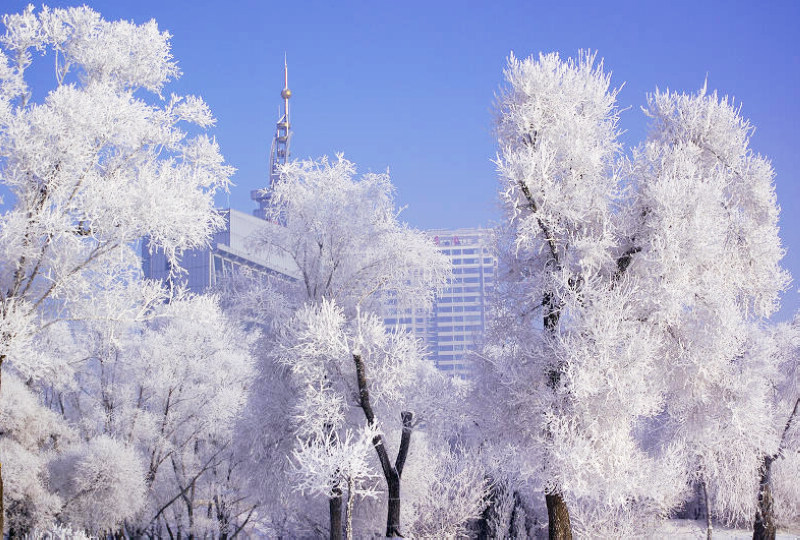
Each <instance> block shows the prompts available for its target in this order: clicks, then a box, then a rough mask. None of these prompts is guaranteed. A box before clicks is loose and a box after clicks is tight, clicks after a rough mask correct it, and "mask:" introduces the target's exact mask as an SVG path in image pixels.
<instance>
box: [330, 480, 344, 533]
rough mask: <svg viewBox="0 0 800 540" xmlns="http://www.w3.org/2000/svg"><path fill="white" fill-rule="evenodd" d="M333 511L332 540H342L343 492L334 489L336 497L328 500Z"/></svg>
mask: <svg viewBox="0 0 800 540" xmlns="http://www.w3.org/2000/svg"><path fill="white" fill-rule="evenodd" d="M328 507H329V508H330V511H331V540H342V491H341V490H340V489H339V488H336V489H334V496H333V497H331V498H330V499H328Z"/></svg>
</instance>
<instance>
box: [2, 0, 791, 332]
mask: <svg viewBox="0 0 800 540" xmlns="http://www.w3.org/2000/svg"><path fill="white" fill-rule="evenodd" d="M26 3H27V2H24V1H19V0H2V1H0V11H2V12H15V11H20V10H22V9H23V8H24V6H25V4H26ZM81 3H83V2H80V1H76V2H64V1H61V0H59V1H52V2H49V4H48V5H50V6H65V5H78V4H81ZM86 4H87V5H89V6H91V7H92V8H94V9H96V10H97V11H99V12H101V13H102V14H103V16H104V17H105V18H106V19H120V18H123V19H129V20H133V21H135V22H137V23H141V22H145V21H147V20H149V19H153V18H154V19H156V20H157V21H158V23H159V26H160V27H161V28H162V29H166V30H168V31H169V32H170V33H171V34H172V35H173V39H172V46H173V54H174V56H175V58H176V59H177V60H178V62H179V65H180V67H181V70H182V71H183V76H182V78H181V79H180V80H179V81H178V82H177V83H176V84H174V85H172V86H171V88H170V89H169V90H171V91H174V92H176V93H195V94H200V95H202V96H203V97H204V98H205V100H206V101H207V102H208V103H209V105H210V106H211V109H212V111H213V112H214V114H215V116H216V117H217V119H218V123H217V126H216V128H215V129H214V130H213V133H214V135H215V136H216V137H217V140H218V141H219V143H220V145H221V147H222V152H223V153H224V155H225V156H226V157H227V159H228V161H229V162H230V163H231V164H232V165H234V166H235V167H236V168H237V169H238V172H237V174H236V176H235V178H234V181H235V182H236V184H237V185H236V187H234V188H233V190H232V191H231V193H230V195H229V196H228V197H225V196H223V197H221V198H220V199H219V201H218V202H219V204H220V206H232V207H234V208H237V209H240V210H244V211H250V210H251V209H253V208H254V205H253V203H252V202H251V201H250V198H249V194H250V190H251V189H257V188H260V187H263V186H264V185H265V183H266V180H267V169H268V156H267V154H268V152H269V147H270V141H271V137H272V135H273V133H274V129H275V121H276V119H277V112H278V107H279V105H280V102H281V101H280V96H279V94H280V90H281V88H282V84H283V80H282V78H283V55H284V53H286V55H287V57H288V61H289V86H290V88H291V89H292V92H293V97H292V100H291V105H292V122H293V129H292V130H293V132H294V135H293V138H292V148H291V150H292V156H293V157H294V158H307V157H318V156H320V155H324V154H328V155H331V154H334V153H336V152H344V154H345V156H346V157H347V158H348V159H350V160H352V161H354V162H356V163H357V164H358V166H359V170H360V171H362V172H366V171H384V170H386V169H387V168H388V169H389V170H390V172H391V174H392V178H393V182H394V184H395V186H396V187H397V197H398V201H399V203H400V204H402V205H407V207H408V208H407V209H406V210H405V211H404V213H403V219H404V220H405V221H407V222H408V223H409V224H411V225H412V226H415V227H418V228H444V227H447V228H450V227H453V228H455V227H471V226H477V225H483V226H489V225H491V223H492V221H493V220H496V219H498V217H499V214H498V212H497V210H496V204H495V191H496V187H497V182H496V179H495V170H494V169H495V168H494V165H493V164H492V161H491V160H492V158H493V157H494V154H495V146H494V139H493V137H492V133H491V132H492V113H491V109H492V103H493V100H494V95H495V93H496V92H497V91H498V89H499V88H500V86H501V83H502V69H503V67H504V65H505V59H506V57H507V55H508V53H509V52H510V51H512V50H513V51H514V53H515V54H516V55H517V56H519V57H525V56H528V55H530V54H537V53H538V52H540V51H542V52H549V51H559V52H560V53H561V54H562V56H570V55H574V54H575V53H576V52H577V51H578V49H581V48H590V49H595V50H598V51H599V55H600V56H601V57H603V58H604V59H605V65H606V68H607V69H608V70H610V71H612V72H613V77H612V84H614V85H615V86H619V85H621V84H623V83H624V84H625V86H624V89H623V90H622V92H621V93H620V95H619V100H620V102H621V104H622V105H623V106H625V107H629V109H628V110H627V111H626V112H624V113H623V115H622V120H621V126H622V127H623V128H624V129H625V130H626V133H625V135H624V142H625V143H626V144H627V145H628V146H631V145H635V144H637V143H638V142H639V141H641V139H642V138H643V136H644V134H645V130H646V120H645V118H644V116H643V115H642V113H641V111H640V106H641V105H642V104H644V101H645V94H646V93H647V92H650V91H652V90H654V89H655V88H656V87H659V88H662V89H664V88H670V89H673V90H679V91H687V92H691V91H695V90H697V89H698V88H699V87H701V86H702V84H703V81H704V79H705V78H706V77H708V83H709V88H711V89H717V90H719V91H720V93H722V94H729V95H732V96H734V97H735V98H736V100H737V101H738V102H740V103H741V104H742V112H743V114H744V115H745V116H746V117H748V118H749V119H750V120H751V121H752V123H753V124H754V125H755V126H756V127H757V131H756V133H755V135H754V137H753V139H752V146H753V148H755V150H756V151H758V152H760V153H762V154H765V155H767V156H768V157H770V158H771V159H772V162H773V165H774V167H775V170H776V172H777V178H776V185H777V192H778V200H779V203H780V204H781V207H782V208H783V214H782V216H783V217H782V223H781V227H782V238H783V241H784V246H785V247H786V249H787V256H786V259H785V261H784V263H785V266H786V267H787V268H788V269H789V270H790V271H791V272H792V274H793V275H794V276H795V280H796V282H794V283H793V284H792V286H791V289H790V291H789V292H788V293H787V294H786V295H785V297H784V308H783V309H782V311H781V313H780V314H779V315H778V317H777V318H779V319H785V318H788V317H789V316H790V315H791V314H792V313H794V312H795V311H797V309H798V308H800V294H798V292H797V289H798V286H800V285H798V283H800V152H799V151H798V150H800V148H799V146H798V136H800V106H798V101H797V98H798V88H799V87H800V30H798V27H800V22H799V21H800V1H795V0H786V1H764V2H753V1H739V0H727V1H700V0H693V1H684V0H673V1H670V2H663V1H659V2H650V1H644V0H640V1H606V2H602V1H601V2H598V1H596V0H595V1H584V2H577V1H571V2H570V1H563V2H542V1H537V0H528V1H524V2H523V1H519V2H502V1H496V2H488V1H487V2H479V1H465V0H461V1H448V2H445V1H434V0H428V1H427V2H417V1H411V0H405V1H402V2H389V1H379V2H366V1H365V2H349V1H337V2H332V1H325V2H301V1H292V0H285V1H283V2H277V1H272V0H269V1H267V0H263V1H227V2H222V1H206V2H203V1H198V0H192V1H188V0H94V1H92V0H87V1H86Z"/></svg>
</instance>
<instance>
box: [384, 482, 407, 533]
mask: <svg viewBox="0 0 800 540" xmlns="http://www.w3.org/2000/svg"><path fill="white" fill-rule="evenodd" d="M386 483H387V484H388V486H389V509H388V512H387V513H386V536H387V538H394V537H398V536H403V535H402V534H401V533H400V477H399V476H397V475H396V474H390V475H389V476H387V477H386Z"/></svg>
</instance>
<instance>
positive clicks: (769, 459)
mask: <svg viewBox="0 0 800 540" xmlns="http://www.w3.org/2000/svg"><path fill="white" fill-rule="evenodd" d="M798 412H800V398H798V399H797V400H795V402H794V408H793V409H792V413H791V414H790V415H789V419H788V420H787V421H786V425H785V426H784V427H783V435H781V440H780V442H779V443H778V451H777V452H776V453H775V454H773V455H771V456H764V461H763V463H762V464H761V481H760V482H759V484H758V508H757V509H756V519H755V523H754V524H753V540H762V539H763V540H767V539H768V540H775V534H776V532H777V530H776V529H777V527H776V525H775V509H774V508H773V506H772V478H771V472H772V463H773V462H774V461H775V460H776V459H778V458H780V457H782V456H783V446H784V444H785V443H786V434H787V433H789V430H790V429H791V427H792V422H794V419H795V417H796V416H797V414H798Z"/></svg>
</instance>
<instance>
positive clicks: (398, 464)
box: [353, 354, 414, 538]
mask: <svg viewBox="0 0 800 540" xmlns="http://www.w3.org/2000/svg"><path fill="white" fill-rule="evenodd" d="M353 362H355V364H356V378H357V382H358V397H359V404H360V405H361V409H362V410H363V411H364V416H366V418H367V422H368V423H369V425H370V426H374V425H375V413H374V411H373V410H372V403H371V402H370V399H369V387H368V386H367V374H366V370H365V367H364V361H363V360H362V359H361V356H360V355H358V354H354V355H353ZM413 419H414V415H413V413H411V412H409V411H403V412H401V413H400V420H401V421H402V422H403V432H402V434H401V436H400V449H399V450H398V451H397V457H396V458H395V462H394V465H392V462H391V461H390V460H389V452H388V451H387V450H386V444H385V443H384V440H383V436H382V435H376V436H375V437H373V439H372V446H373V447H374V448H375V452H377V454H378V460H379V461H380V462H381V469H383V476H384V478H386V485H387V487H388V491H389V504H388V509H387V512H386V537H387V538H396V537H402V536H403V535H402V534H401V533H400V478H401V477H402V476H403V467H404V466H405V464H406V457H407V456H408V449H409V447H410V446H411V432H412V431H413V424H412V422H413Z"/></svg>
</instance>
